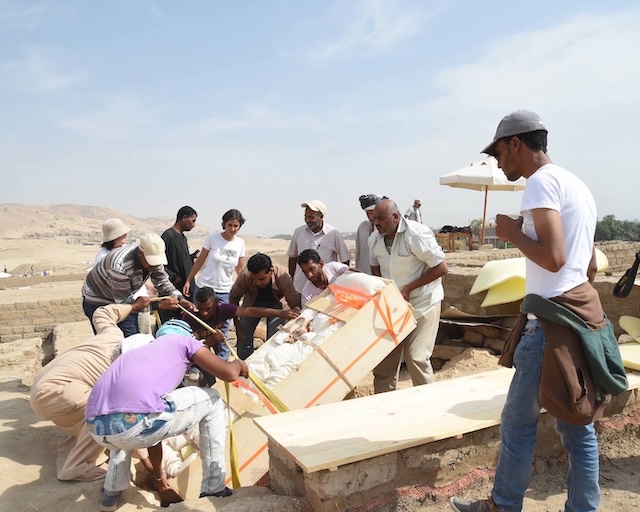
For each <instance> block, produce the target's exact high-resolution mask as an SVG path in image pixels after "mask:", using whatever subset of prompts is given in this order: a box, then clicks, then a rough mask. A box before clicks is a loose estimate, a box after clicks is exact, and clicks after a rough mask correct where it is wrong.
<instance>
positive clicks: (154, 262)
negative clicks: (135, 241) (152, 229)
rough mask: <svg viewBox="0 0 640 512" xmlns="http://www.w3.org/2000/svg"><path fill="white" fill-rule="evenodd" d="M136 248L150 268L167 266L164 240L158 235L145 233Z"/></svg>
mask: <svg viewBox="0 0 640 512" xmlns="http://www.w3.org/2000/svg"><path fill="white" fill-rule="evenodd" d="M138 247H140V250H141V251H142V254H144V259H145V260H147V263H148V264H149V265H151V266H152V267H157V266H158V265H166V264H167V255H166V254H165V253H164V251H165V245H164V240H163V239H162V238H160V236H159V235H156V234H155V233H147V234H146V235H144V236H143V237H142V238H141V239H140V244H139V245H138Z"/></svg>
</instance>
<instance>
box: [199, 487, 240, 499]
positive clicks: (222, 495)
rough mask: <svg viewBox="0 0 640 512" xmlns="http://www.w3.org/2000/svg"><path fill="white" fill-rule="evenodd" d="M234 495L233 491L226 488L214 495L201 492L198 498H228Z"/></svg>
mask: <svg viewBox="0 0 640 512" xmlns="http://www.w3.org/2000/svg"><path fill="white" fill-rule="evenodd" d="M232 494H233V491H232V490H231V489H229V488H228V487H225V488H224V489H222V490H221V491H218V492H214V493H212V494H209V493H206V492H201V493H200V496H198V498H206V497H207V496H213V497H214V498H226V497H227V496H231V495H232Z"/></svg>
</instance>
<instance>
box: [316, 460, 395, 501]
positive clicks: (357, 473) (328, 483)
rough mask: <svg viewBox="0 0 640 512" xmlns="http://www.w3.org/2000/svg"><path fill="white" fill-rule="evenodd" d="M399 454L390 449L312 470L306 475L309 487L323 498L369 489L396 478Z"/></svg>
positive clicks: (337, 496)
mask: <svg viewBox="0 0 640 512" xmlns="http://www.w3.org/2000/svg"><path fill="white" fill-rule="evenodd" d="M397 458H398V455H397V454H396V453H390V454H388V455H382V456H380V457H375V458H373V459H368V460H363V461H359V462H354V463H352V464H347V465H345V466H340V470H339V471H328V470H324V471H318V472H316V473H310V474H308V475H306V485H307V489H309V490H311V491H312V492H313V493H315V494H316V495H317V496H318V498H319V499H320V500H322V501H324V500H327V499H332V498H339V497H342V496H348V495H350V494H354V493H357V492H362V491H366V490H368V489H371V488H373V487H376V486H378V485H382V484H384V483H387V482H391V481H392V480H393V479H394V478H395V476H396V472H397V466H398V461H397ZM391 485H393V484H391Z"/></svg>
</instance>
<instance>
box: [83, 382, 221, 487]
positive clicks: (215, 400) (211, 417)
mask: <svg viewBox="0 0 640 512" xmlns="http://www.w3.org/2000/svg"><path fill="white" fill-rule="evenodd" d="M165 398H166V399H167V400H171V401H173V402H174V404H175V406H176V410H175V412H173V413H170V412H161V413H154V414H149V415H147V417H146V418H145V419H143V420H142V421H140V422H138V423H137V424H136V425H134V426H133V427H131V428H130V429H129V430H126V431H125V432H122V433H120V434H113V435H107V436H101V435H96V434H92V435H93V438H94V439H95V440H96V441H97V442H98V444H100V445H102V446H104V447H105V448H109V449H110V450H111V456H110V458H109V466H108V468H107V476H106V478H105V481H104V489H105V490H106V491H110V492H118V491H123V490H125V489H126V488H127V487H129V480H130V479H131V451H132V450H137V449H141V448H148V447H150V446H155V445H156V444H157V443H159V442H161V441H162V440H163V439H167V438H169V437H173V436H177V435H180V434H183V433H184V432H186V431H187V430H188V429H190V428H191V427H192V426H194V425H199V429H200V447H199V448H200V457H201V458H202V484H201V487H200V492H202V493H206V494H213V493H216V492H220V491H222V490H223V489H224V487H225V484H224V481H225V466H224V443H225V434H226V427H225V419H224V408H223V405H222V400H221V399H220V395H219V394H218V392H217V391H215V390H214V389H210V388H199V387H196V386H187V387H184V388H180V389H176V390H174V391H172V392H171V393H168V394H167V395H165ZM122 412H125V411H122ZM157 421H164V422H165V424H164V426H162V427H160V428H158V429H157V430H154V431H153V432H152V433H150V434H149V433H145V431H147V430H149V429H150V427H151V425H152V424H153V423H154V422H157Z"/></svg>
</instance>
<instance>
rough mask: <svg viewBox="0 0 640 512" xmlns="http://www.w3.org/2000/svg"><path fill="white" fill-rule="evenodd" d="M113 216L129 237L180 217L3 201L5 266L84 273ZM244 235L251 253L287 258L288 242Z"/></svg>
mask: <svg viewBox="0 0 640 512" xmlns="http://www.w3.org/2000/svg"><path fill="white" fill-rule="evenodd" d="M111 217H118V218H119V219H121V220H122V221H123V222H124V223H125V224H126V225H127V226H129V227H130V228H131V232H130V233H129V236H128V241H129V242H133V241H136V240H137V239H139V238H140V237H141V236H142V235H143V234H145V233H150V232H153V233H158V234H161V233H162V232H163V231H164V230H165V229H167V228H168V227H170V226H171V225H173V222H174V220H175V218H174V217H169V216H167V217H164V216H163V217H147V218H140V217H136V216H134V215H130V214H128V213H123V212H119V211H116V210H112V209H110V208H105V207H101V206H90V205H78V204H54V205H25V204H10V203H6V204H0V272H2V271H3V270H4V267H5V266H6V268H7V271H8V272H9V273H11V274H13V275H22V274H23V273H25V272H27V273H30V272H31V267H33V271H34V272H35V273H41V272H43V271H45V270H46V271H47V272H54V273H56V274H61V273H62V274H72V273H84V272H85V270H86V269H87V268H89V267H90V266H91V265H92V263H93V259H94V257H95V255H96V253H97V252H98V250H99V248H100V244H101V243H102V230H101V226H102V223H103V222H104V221H105V220H106V219H108V218H111ZM214 229H217V228H214ZM210 231H211V228H210V227H208V226H203V225H200V224H198V225H196V227H195V228H194V229H193V230H192V231H191V232H189V233H187V234H186V235H187V238H188V240H189V245H190V248H191V250H196V249H199V248H200V247H202V243H203V242H204V238H205V237H206V236H207V234H208V233H209V232H210ZM240 236H241V237H242V238H243V239H244V241H245V244H246V246H247V256H250V255H251V254H253V253H255V252H257V251H258V250H261V251H263V252H266V253H267V254H270V255H271V256H272V257H274V259H276V260H277V261H279V262H281V263H283V262H286V255H285V252H286V249H287V246H288V242H286V241H284V240H276V239H262V238H259V237H255V236H251V235H250V234H247V233H243V232H242V231H241V232H240Z"/></svg>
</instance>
